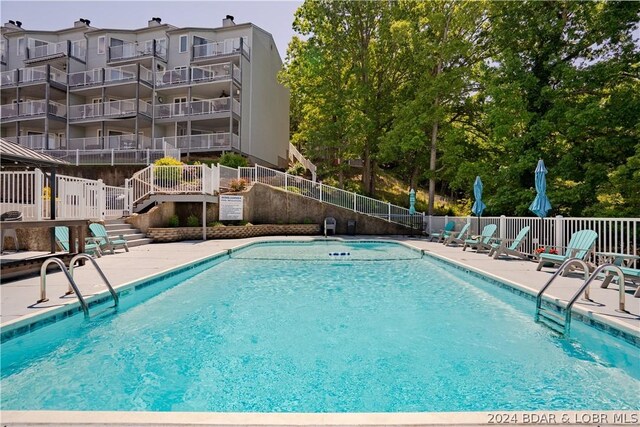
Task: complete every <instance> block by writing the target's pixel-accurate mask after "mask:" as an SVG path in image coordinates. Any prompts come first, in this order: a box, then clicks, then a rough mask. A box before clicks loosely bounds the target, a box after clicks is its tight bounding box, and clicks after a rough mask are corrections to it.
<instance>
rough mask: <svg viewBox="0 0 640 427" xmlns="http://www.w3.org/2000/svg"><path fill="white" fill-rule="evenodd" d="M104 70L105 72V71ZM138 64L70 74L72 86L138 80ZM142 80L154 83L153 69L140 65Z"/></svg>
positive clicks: (70, 85) (78, 86) (80, 86)
mask: <svg viewBox="0 0 640 427" xmlns="http://www.w3.org/2000/svg"><path fill="white" fill-rule="evenodd" d="M103 71H104V73H103ZM137 75H138V66H137V65H123V66H121V67H107V68H94V69H93V70H89V71H80V72H78V73H72V74H69V87H70V88H74V89H75V88H83V87H90V86H100V85H103V84H116V83H125V82H128V81H137ZM140 81H143V82H145V83H148V84H149V85H151V84H152V81H153V73H152V72H151V70H149V69H147V68H145V67H143V66H140Z"/></svg>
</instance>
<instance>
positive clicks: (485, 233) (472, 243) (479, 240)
mask: <svg viewBox="0 0 640 427" xmlns="http://www.w3.org/2000/svg"><path fill="white" fill-rule="evenodd" d="M497 228H498V226H497V225H495V224H487V225H485V226H484V228H483V229H482V233H481V234H480V235H479V236H477V237H476V238H475V239H474V238H472V239H466V240H465V241H464V244H463V246H462V250H463V251H465V250H467V247H470V248H473V249H475V250H476V251H479V250H480V247H481V245H485V246H488V245H489V242H490V241H491V239H493V235H494V234H495V233H496V229H497Z"/></svg>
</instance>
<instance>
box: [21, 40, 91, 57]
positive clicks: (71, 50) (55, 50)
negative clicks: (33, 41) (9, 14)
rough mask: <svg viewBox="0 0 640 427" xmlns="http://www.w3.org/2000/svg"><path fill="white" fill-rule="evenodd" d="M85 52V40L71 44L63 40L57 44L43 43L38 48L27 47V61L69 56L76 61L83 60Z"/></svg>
mask: <svg viewBox="0 0 640 427" xmlns="http://www.w3.org/2000/svg"><path fill="white" fill-rule="evenodd" d="M86 52H87V41H86V40H75V41H72V42H68V41H66V40H65V41H62V42H58V43H44V44H40V45H38V46H30V47H28V48H27V60H42V59H47V58H54V57H64V56H66V55H70V56H73V57H74V58H78V59H84V57H85V55H86Z"/></svg>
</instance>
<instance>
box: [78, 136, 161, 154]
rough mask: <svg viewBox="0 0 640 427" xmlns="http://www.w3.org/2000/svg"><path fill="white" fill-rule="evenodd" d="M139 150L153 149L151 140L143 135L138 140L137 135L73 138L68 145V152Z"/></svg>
mask: <svg viewBox="0 0 640 427" xmlns="http://www.w3.org/2000/svg"><path fill="white" fill-rule="evenodd" d="M138 144H139V145H140V146H139V147H138ZM137 148H140V149H146V148H151V138H149V137H148V136H143V135H139V136H138V137H137V138H136V135H135V134H133V133H130V134H125V135H110V136H106V137H89V138H71V139H69V140H68V143H67V149H68V150H102V149H109V150H133V149H137Z"/></svg>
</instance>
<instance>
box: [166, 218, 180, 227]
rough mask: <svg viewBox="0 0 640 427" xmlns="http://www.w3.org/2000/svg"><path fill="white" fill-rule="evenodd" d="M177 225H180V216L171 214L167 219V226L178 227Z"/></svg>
mask: <svg viewBox="0 0 640 427" xmlns="http://www.w3.org/2000/svg"><path fill="white" fill-rule="evenodd" d="M179 225H180V218H178V215H171V216H170V217H169V221H167V226H168V227H178V226H179Z"/></svg>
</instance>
